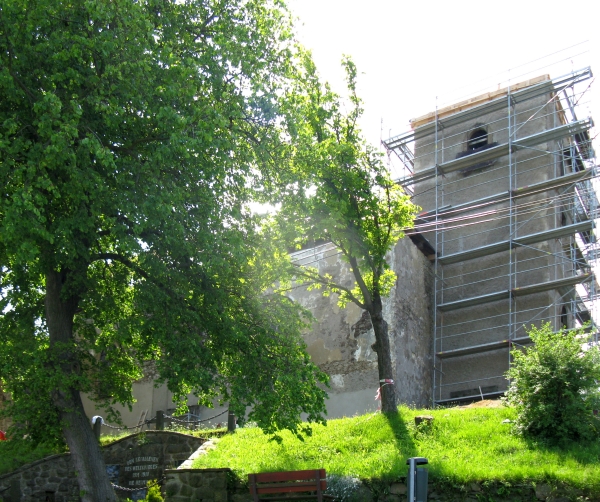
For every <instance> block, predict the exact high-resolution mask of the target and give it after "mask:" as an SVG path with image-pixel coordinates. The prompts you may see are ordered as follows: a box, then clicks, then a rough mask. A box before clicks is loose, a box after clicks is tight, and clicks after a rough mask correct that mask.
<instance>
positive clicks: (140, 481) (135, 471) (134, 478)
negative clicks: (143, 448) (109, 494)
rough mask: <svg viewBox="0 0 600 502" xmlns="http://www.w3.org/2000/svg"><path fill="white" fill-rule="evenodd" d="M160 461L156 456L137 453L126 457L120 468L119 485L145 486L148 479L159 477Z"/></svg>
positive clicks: (160, 474) (130, 486)
mask: <svg viewBox="0 0 600 502" xmlns="http://www.w3.org/2000/svg"><path fill="white" fill-rule="evenodd" d="M162 463H163V462H162V461H161V459H160V458H159V457H157V456H151V455H138V456H135V457H133V456H132V457H131V458H129V459H127V461H126V462H125V465H124V466H123V467H122V469H120V471H121V472H120V475H119V485H121V486H123V487H125V488H145V487H146V485H147V484H148V481H153V480H157V479H160V478H161V476H162V469H161V467H162Z"/></svg>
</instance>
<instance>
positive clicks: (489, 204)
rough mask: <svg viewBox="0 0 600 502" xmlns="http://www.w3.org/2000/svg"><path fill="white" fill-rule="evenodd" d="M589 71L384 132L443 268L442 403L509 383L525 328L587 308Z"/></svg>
mask: <svg viewBox="0 0 600 502" xmlns="http://www.w3.org/2000/svg"><path fill="white" fill-rule="evenodd" d="M591 77H592V74H591V70H590V69H589V68H588V69H584V70H582V71H579V72H572V73H571V74H569V75H567V76H564V77H559V78H554V79H552V78H550V76H548V75H542V76H540V77H537V78H535V79H531V80H527V81H524V82H520V83H518V84H515V85H512V86H509V87H506V88H502V89H498V90H496V91H494V92H490V93H486V94H483V95H480V96H476V97H473V98H471V99H469V100H466V101H463V102H459V103H456V104H454V105H451V106H448V107H445V108H442V109H439V110H436V111H434V112H433V113H429V114H427V115H424V116H422V117H419V118H417V119H414V120H413V121H412V131H410V132H409V133H406V134H403V135H399V136H396V137H393V138H390V139H389V140H387V141H386V142H385V145H386V147H387V149H388V150H389V151H390V152H393V153H394V154H396V155H397V157H399V158H400V159H401V160H402V162H403V164H404V167H405V168H406V172H407V176H405V177H403V178H402V179H401V180H399V182H400V183H401V184H403V185H404V186H405V187H406V188H407V190H409V191H410V192H411V193H412V195H413V200H414V201H415V202H416V203H417V204H418V205H419V206H421V207H422V208H423V212H422V213H421V215H420V217H419V219H418V221H417V226H416V229H415V232H417V233H418V234H419V235H420V236H421V238H422V239H423V240H424V242H426V243H427V246H428V247H429V249H430V250H431V261H432V263H433V264H434V269H435V281H434V282H435V286H434V297H435V298H434V304H435V307H434V310H435V320H434V324H435V326H434V330H433V338H434V353H435V364H434V372H435V377H434V389H433V396H434V397H433V401H434V403H437V404H443V403H448V402H454V401H460V400H469V399H474V398H483V397H496V396H499V395H501V394H502V393H503V392H504V391H505V390H506V389H507V386H508V381H507V380H506V379H505V378H504V373H505V372H506V370H507V369H508V367H509V364H510V354H509V349H510V348H511V347H513V346H515V345H516V346H518V345H524V344H527V343H530V340H529V338H528V336H527V333H526V328H528V327H530V326H531V325H540V323H542V322H549V323H550V324H551V326H552V328H553V329H554V330H559V329H560V328H561V327H563V326H564V327H567V328H573V327H576V326H578V325H581V324H582V323H584V322H586V321H589V320H590V319H591V317H590V312H589V308H590V305H591V302H592V301H593V299H594V297H595V292H596V280H595V278H594V276H593V274H592V272H591V267H590V259H591V258H592V257H591V256H590V253H591V252H592V251H593V248H594V246H593V242H594V238H593V232H592V230H593V221H594V219H595V217H596V212H597V204H598V203H597V199H596V195H595V191H594V189H593V185H592V181H591V180H592V179H593V178H594V177H595V170H596V168H595V160H594V153H593V149H592V147H591V141H590V134H589V130H590V128H591V127H592V126H593V123H592V121H591V119H590V118H588V117H579V116H578V111H577V104H578V103H579V102H580V101H581V100H582V97H583V96H584V94H585V89H587V88H588V86H589V80H590V79H591ZM582 89H583V90H582Z"/></svg>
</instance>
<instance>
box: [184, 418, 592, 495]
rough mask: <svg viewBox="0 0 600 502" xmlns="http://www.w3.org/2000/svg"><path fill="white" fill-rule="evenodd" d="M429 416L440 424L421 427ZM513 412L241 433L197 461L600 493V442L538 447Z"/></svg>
mask: <svg viewBox="0 0 600 502" xmlns="http://www.w3.org/2000/svg"><path fill="white" fill-rule="evenodd" d="M423 413H427V414H429V415H432V416H433V417H434V421H433V424H432V425H431V426H430V427H429V426H426V425H425V426H421V427H419V428H417V427H415V425H414V417H415V416H416V415H418V414H423ZM514 418H515V417H514V411H513V410H512V409H510V408H470V409H457V408H453V409H441V410H435V411H426V412H424V411H423V410H420V411H419V410H411V409H408V408H405V407H402V408H400V409H399V412H398V414H396V415H393V416H385V415H382V414H369V415H363V416H359V417H354V418H346V419H339V420H329V421H328V423H327V426H313V434H312V436H311V437H308V438H306V439H305V440H304V441H300V440H299V439H297V438H295V437H294V436H293V435H291V434H288V433H283V434H282V437H283V442H282V443H281V444H278V443H277V442H276V441H270V438H269V436H266V435H264V434H263V433H262V432H261V431H260V430H259V429H256V428H248V429H245V428H244V429H238V431H237V432H236V434H234V435H230V436H227V437H223V438H222V439H220V440H219V443H218V447H217V448H216V449H214V450H212V451H210V452H209V453H208V454H207V455H203V456H202V457H200V458H198V459H197V460H196V462H195V464H194V466H195V467H197V468H207V467H230V468H231V469H233V470H234V472H235V473H236V474H237V475H238V476H239V477H240V478H246V476H247V474H248V473H251V472H266V471H280V470H296V469H309V468H315V467H324V468H325V469H326V470H327V472H328V473H331V474H338V475H342V476H354V477H359V478H361V479H382V480H393V479H398V478H399V477H402V476H405V474H406V459H407V458H409V457H412V456H422V457H426V458H428V459H429V466H428V467H429V471H430V476H431V477H433V478H435V477H437V478H440V479H441V478H443V479H445V480H448V481H451V482H456V483H460V484H466V483H469V482H478V481H487V480H489V481H503V482H509V483H511V482H520V481H523V480H529V481H561V482H566V483H568V484H570V485H571V486H574V487H578V488H587V489H590V488H591V489H594V490H600V444H599V443H598V442H595V443H589V444H571V445H570V446H569V447H568V448H567V449H557V448H551V447H548V446H546V445H544V444H540V443H532V442H528V441H526V440H524V439H523V438H521V437H518V436H516V435H515V434H513V433H512V426H511V424H510V423H503V422H505V421H507V420H513V419H514Z"/></svg>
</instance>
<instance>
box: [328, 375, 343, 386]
mask: <svg viewBox="0 0 600 502" xmlns="http://www.w3.org/2000/svg"><path fill="white" fill-rule="evenodd" d="M329 381H330V382H331V385H333V386H334V387H343V386H344V375H331V377H330V379H329Z"/></svg>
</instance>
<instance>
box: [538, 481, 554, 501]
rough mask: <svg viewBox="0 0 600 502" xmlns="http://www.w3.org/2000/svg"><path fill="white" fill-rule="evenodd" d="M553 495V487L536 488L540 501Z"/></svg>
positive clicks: (541, 486)
mask: <svg viewBox="0 0 600 502" xmlns="http://www.w3.org/2000/svg"><path fill="white" fill-rule="evenodd" d="M551 493H552V487H551V486H549V485H538V486H536V487H535V496H536V498H537V499H538V500H546V499H547V498H548V496H549V495H550V494H551Z"/></svg>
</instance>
